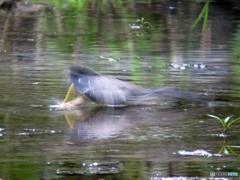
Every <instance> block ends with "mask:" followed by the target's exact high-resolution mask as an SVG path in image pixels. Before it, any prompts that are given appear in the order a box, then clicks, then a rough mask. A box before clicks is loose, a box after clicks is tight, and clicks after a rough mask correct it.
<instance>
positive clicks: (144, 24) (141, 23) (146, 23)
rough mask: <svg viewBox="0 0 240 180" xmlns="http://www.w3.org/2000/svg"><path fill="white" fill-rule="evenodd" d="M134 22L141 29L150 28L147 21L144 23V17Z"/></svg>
mask: <svg viewBox="0 0 240 180" xmlns="http://www.w3.org/2000/svg"><path fill="white" fill-rule="evenodd" d="M136 22H137V23H139V24H140V26H141V27H142V28H143V27H146V28H152V25H151V23H150V22H148V21H145V20H144V17H142V18H141V19H137V20H136Z"/></svg>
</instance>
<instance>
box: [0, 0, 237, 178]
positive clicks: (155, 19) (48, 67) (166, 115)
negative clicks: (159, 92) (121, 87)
mask: <svg viewBox="0 0 240 180" xmlns="http://www.w3.org/2000/svg"><path fill="white" fill-rule="evenodd" d="M117 2H118V1H116V3H114V2H111V1H107V2H106V3H105V4H97V3H96V2H88V3H85V4H83V7H80V6H79V7H78V6H71V5H69V4H68V5H66V7H65V6H63V7H61V6H58V5H56V4H55V5H36V4H33V5H30V4H28V5H26V4H24V3H22V4H21V3H20V4H19V6H18V7H17V8H16V9H13V10H12V11H1V12H0V13H1V16H0V22H1V27H2V28H1V42H0V82H1V90H0V97H1V98H0V143H1V151H0V162H1V163H0V179H59V178H60V179H161V178H163V177H169V176H172V177H185V178H187V177H210V172H211V171H214V172H219V173H221V172H237V173H240V169H239V159H238V154H239V148H238V146H239V144H238V143H239V132H238V129H239V127H240V126H239V123H235V124H233V125H232V126H231V128H230V129H229V130H228V131H227V134H226V135H227V136H226V135H225V134H224V132H223V130H222V126H221V124H220V122H219V121H217V120H215V119H213V118H210V117H208V116H207V114H213V115H216V116H219V117H221V118H225V117H227V116H233V118H237V117H239V116H240V112H239V105H240V104H239V92H240V88H239V68H240V66H239V55H240V54H239V51H238V44H239V40H240V39H239V32H240V31H239V30H240V29H239V27H240V26H239V24H238V22H239V15H238V14H239V12H238V11H237V8H234V7H232V6H230V8H227V6H226V4H220V3H218V2H214V3H210V7H209V8H210V9H209V19H208V23H207V29H206V31H204V32H202V24H201V22H200V23H199V24H198V25H197V26H196V27H195V28H194V29H191V25H192V24H193V22H194V21H195V19H196V18H197V16H198V14H199V13H200V11H201V9H202V8H203V6H204V3H196V2H189V1H182V2H177V3H176V2H171V1H161V2H150V3H147V2H142V1H131V2H122V3H117ZM142 17H144V20H145V22H149V23H150V24H151V28H149V27H140V26H139V24H137V23H136V20H137V19H141V18H142ZM133 24H134V25H133ZM110 58H112V59H110ZM73 63H77V64H81V65H84V66H87V67H90V68H92V69H94V70H95V71H98V72H100V73H102V74H106V75H109V76H113V77H116V78H119V79H121V80H124V81H129V82H131V83H133V84H137V85H140V86H143V87H164V86H171V87H177V88H180V89H182V90H186V91H191V92H194V93H200V94H203V95H204V94H205V95H206V96H207V97H210V99H212V100H213V102H215V103H212V104H211V106H210V107H209V105H208V104H201V103H195V104H192V103H174V104H165V105H159V106H138V107H124V108H103V107H99V106H95V105H94V104H89V105H87V106H86V107H84V108H79V109H77V110H72V111H61V110H55V109H52V108H49V105H51V104H56V103H59V102H61V101H62V100H63V98H64V96H65V94H66V91H67V89H68V87H69V85H70V81H69V79H68V77H67V74H66V71H65V69H66V68H68V67H69V66H71V64H73ZM216 176H217V175H216ZM219 176H221V177H222V176H223V175H222V174H219Z"/></svg>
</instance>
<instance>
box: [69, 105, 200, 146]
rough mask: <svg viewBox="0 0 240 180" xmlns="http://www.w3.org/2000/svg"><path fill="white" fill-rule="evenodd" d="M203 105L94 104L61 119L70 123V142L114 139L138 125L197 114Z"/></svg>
mask: <svg viewBox="0 0 240 180" xmlns="http://www.w3.org/2000/svg"><path fill="white" fill-rule="evenodd" d="M201 109H204V107H202V108H199V107H189V108H187V109H184V108H181V109H180V108H174V109H172V108H162V107H158V106H151V107H149V106H135V107H121V108H106V107H97V108H94V109H91V110H87V109H79V110H75V111H71V112H70V111H68V112H66V113H67V114H65V118H66V120H67V122H68V124H69V126H70V134H71V135H70V136H69V137H70V139H69V140H68V141H70V142H71V143H74V144H75V143H81V142H89V141H95V140H103V139H110V138H116V137H119V136H120V135H121V136H122V135H124V134H127V133H130V132H131V130H132V129H133V128H136V127H137V126H139V125H141V124H146V123H147V124H150V123H156V122H164V121H167V122H168V123H169V121H176V120H178V119H182V118H184V117H186V116H189V115H191V114H201V113H200V112H204V110H203V111H202V110H201Z"/></svg>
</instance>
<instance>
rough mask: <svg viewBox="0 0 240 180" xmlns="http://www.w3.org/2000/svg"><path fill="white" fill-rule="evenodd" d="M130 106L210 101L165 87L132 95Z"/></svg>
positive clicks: (194, 94) (197, 95) (203, 97)
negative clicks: (167, 102) (168, 102)
mask: <svg viewBox="0 0 240 180" xmlns="http://www.w3.org/2000/svg"><path fill="white" fill-rule="evenodd" d="M128 100H129V102H130V104H151V103H154V104H155V103H159V102H166V101H182V100H184V101H188V102H200V103H209V102H210V101H211V100H210V99H209V98H206V97H205V96H203V95H199V94H196V93H192V92H187V91H181V90H178V89H176V88H171V87H165V88H156V89H145V90H142V91H141V92H140V93H139V92H138V93H137V94H133V96H132V97H130V98H129V99H128Z"/></svg>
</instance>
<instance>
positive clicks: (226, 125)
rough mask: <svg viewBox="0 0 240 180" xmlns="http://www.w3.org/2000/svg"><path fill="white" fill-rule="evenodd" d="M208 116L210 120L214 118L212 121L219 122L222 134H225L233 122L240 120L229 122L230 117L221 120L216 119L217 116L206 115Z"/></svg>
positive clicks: (239, 118)
mask: <svg viewBox="0 0 240 180" xmlns="http://www.w3.org/2000/svg"><path fill="white" fill-rule="evenodd" d="M208 116H209V117H212V118H214V119H217V120H218V121H220V122H221V124H222V127H223V131H224V133H226V132H227V130H228V129H229V128H230V127H231V126H232V125H233V124H234V123H235V122H237V121H239V120H240V117H238V118H236V119H233V120H231V116H228V117H226V118H225V119H222V118H220V117H218V116H215V115H211V114H208Z"/></svg>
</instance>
